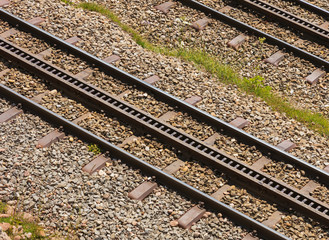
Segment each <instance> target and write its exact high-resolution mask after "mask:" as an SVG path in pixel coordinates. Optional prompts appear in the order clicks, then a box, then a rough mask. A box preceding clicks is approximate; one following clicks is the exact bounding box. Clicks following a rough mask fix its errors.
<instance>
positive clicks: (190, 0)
mask: <svg viewBox="0 0 329 240" xmlns="http://www.w3.org/2000/svg"><path fill="white" fill-rule="evenodd" d="M178 1H180V2H181V3H183V4H185V5H186V6H189V7H191V8H194V9H196V10H199V11H202V12H204V13H205V14H209V15H211V16H212V17H213V18H216V19H218V20H221V21H223V22H225V23H227V24H229V25H231V26H233V27H236V28H237V29H240V30H241V31H247V32H250V33H252V34H254V35H256V36H258V37H265V38H266V41H267V42H269V43H271V44H273V45H277V46H279V47H281V48H283V49H286V50H287V51H290V52H292V53H294V54H295V55H296V56H299V57H301V58H304V59H306V60H308V61H310V62H312V63H313V64H315V65H318V66H320V67H323V68H324V69H326V70H327V71H329V62H328V61H326V60H324V59H322V58H320V57H318V56H316V55H314V54H311V53H309V52H307V51H305V50H302V49H300V48H298V47H295V46H294V45H291V44H289V43H287V42H285V41H283V40H281V39H278V38H276V37H274V36H272V35H270V34H267V33H265V32H262V31H260V30H259V29H257V28H254V27H252V26H250V25H248V24H246V23H243V22H241V21H238V20H236V19H234V18H232V17H230V16H228V15H226V14H224V13H221V12H219V11H217V10H215V9H213V8H211V7H208V6H207V5H205V4H202V3H200V2H198V1H195V0H178Z"/></svg>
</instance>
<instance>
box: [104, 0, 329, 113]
mask: <svg viewBox="0 0 329 240" xmlns="http://www.w3.org/2000/svg"><path fill="white" fill-rule="evenodd" d="M182 3H183V4H184V5H186V6H188V7H184V6H182V4H180V1H178V2H177V4H176V5H171V7H170V8H167V9H166V11H168V14H166V15H165V14H163V12H162V11H159V10H157V9H155V8H154V6H161V4H160V3H159V2H157V1H154V2H152V4H149V5H147V4H146V5H147V6H145V4H142V3H141V4H140V6H139V7H141V8H142V10H141V11H140V12H143V13H139V12H138V11H134V10H133V9H131V10H129V11H128V12H127V11H126V10H124V11H121V10H120V9H119V7H116V6H113V8H114V9H115V11H117V12H118V13H119V14H120V15H121V14H122V17H124V14H125V12H127V14H129V12H134V14H135V15H137V17H135V18H137V19H138V21H135V22H133V21H129V20H128V19H125V21H127V22H129V24H130V25H131V26H133V27H134V28H137V29H139V31H140V32H142V33H143V35H144V36H146V37H147V38H148V39H150V41H152V42H155V43H159V42H161V41H165V42H166V44H167V45H168V46H170V47H176V48H180V47H191V48H202V49H204V50H206V51H207V52H209V53H212V54H213V55H214V56H219V61H220V62H223V63H230V64H233V66H235V67H236V69H237V71H239V72H240V74H241V75H242V76H245V77H250V76H255V75H260V76H264V78H265V81H264V82H265V84H266V85H268V86H271V87H272V88H273V89H274V90H275V91H277V92H278V94H279V95H283V96H284V97H286V96H288V97H289V99H291V100H292V101H293V102H294V103H296V104H297V105H298V106H299V107H300V108H305V107H306V108H309V109H311V110H313V111H315V112H320V113H322V114H323V115H325V116H327V115H328V99H327V97H326V93H325V91H326V89H327V81H328V80H327V79H328V76H327V74H326V71H325V69H326V68H325V66H326V65H327V63H326V62H328V59H327V56H328V54H327V48H326V47H325V46H320V45H317V44H316V43H314V41H309V40H308V39H307V37H303V36H301V35H298V34H295V33H294V32H293V30H291V31H290V30H289V31H288V30H287V29H285V28H284V27H282V26H281V27H280V26H278V25H277V24H276V25H275V24H274V26H272V24H269V23H268V22H267V21H266V22H265V21H264V19H259V17H257V16H249V15H250V14H249V13H246V12H248V11H244V10H243V9H240V8H238V9H235V8H232V7H231V5H226V4H225V3H227V2H223V1H211V2H210V1H204V4H202V1H201V3H200V2H197V1H182ZM108 4H112V3H111V1H108ZM136 5H138V4H136ZM191 6H192V8H195V9H196V10H197V11H193V13H189V9H191V8H189V7H191ZM234 6H236V5H234ZM150 12H152V13H150ZM201 12H203V13H205V14H201ZM248 14H249V15H248ZM305 14H307V13H305ZM205 15H210V16H213V18H215V19H218V20H220V21H216V20H212V21H211V22H210V23H209V21H208V22H207V23H208V26H207V25H205V26H204V27H203V30H201V31H199V32H195V31H194V30H193V28H192V27H190V25H193V23H197V22H198V21H199V20H200V21H201V19H203V18H204V17H205ZM239 16H240V17H241V18H240V22H239V21H237V20H236V19H234V18H237V19H239ZM208 17H209V16H208ZM324 21H325V20H324V19H323V18H321V19H319V20H318V21H317V24H319V25H320V24H322V23H324ZM221 22H224V23H225V24H223V23H221ZM140 23H142V24H140ZM147 23H148V24H147ZM204 23H205V22H204ZM162 24H163V25H165V26H170V28H169V27H168V28H166V27H164V28H162V27H161V25H162ZM247 24H250V26H249V25H247ZM201 25H202V24H201ZM267 29H269V30H271V31H270V32H268V31H267ZM164 33H165V34H164ZM270 34H271V35H270ZM164 35H169V36H170V39H173V40H172V41H167V40H166V39H165V38H164ZM281 35H282V36H281ZM262 38H263V40H265V39H266V40H265V43H263V42H262V40H261V39H262ZM301 38H302V39H303V40H302V39H301ZM163 39H164V40H163ZM182 42H183V44H184V45H181V44H180V43H182ZM227 43H230V44H231V45H232V44H233V43H234V44H236V47H237V48H239V49H238V51H237V52H236V53H233V52H232V49H231V48H230V47H227V46H226V44H227ZM267 43H269V44H267ZM200 46H201V47H200ZM274 46H275V47H274ZM320 59H321V60H320ZM262 60H266V62H267V63H264V62H263V61H262ZM305 60H306V61H305ZM318 60H320V61H318ZM270 63H273V64H275V65H276V66H272V65H271V64H270ZM252 73H253V74H252ZM278 78H280V80H278ZM316 83H319V84H316ZM310 85H311V86H312V89H310ZM301 86H302V87H301ZM314 98H316V99H317V103H316V104H315V102H314Z"/></svg>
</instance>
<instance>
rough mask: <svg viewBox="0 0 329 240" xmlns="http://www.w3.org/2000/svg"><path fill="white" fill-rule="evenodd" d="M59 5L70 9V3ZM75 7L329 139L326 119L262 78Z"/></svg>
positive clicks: (98, 8) (92, 7)
mask: <svg viewBox="0 0 329 240" xmlns="http://www.w3.org/2000/svg"><path fill="white" fill-rule="evenodd" d="M61 1H63V2H65V3H67V4H70V5H72V3H71V2H70V1H67V0H61ZM74 7H76V8H82V9H84V10H89V11H93V12H98V13H100V14H102V15H104V16H106V17H108V18H109V19H111V20H112V21H113V22H115V23H116V24H117V25H118V26H119V27H121V28H122V30H124V31H125V32H127V33H129V34H130V35H131V36H132V38H133V39H134V41H135V42H136V43H137V44H138V45H140V46H142V47H143V48H145V49H147V50H150V51H153V52H155V53H160V54H163V55H166V56H173V57H177V58H182V59H184V60H185V61H188V62H193V63H195V64H196V65H197V66H199V67H200V68H202V69H204V70H206V71H208V72H209V73H211V74H213V75H215V76H216V77H217V78H218V80H219V81H221V82H223V83H226V84H235V85H237V86H238V87H239V89H241V90H243V91H245V92H247V93H249V94H253V95H255V96H257V97H260V98H261V99H263V100H264V101H265V102H266V103H267V104H268V105H269V106H271V107H272V109H273V110H276V111H278V112H281V113H285V114H286V115H287V116H288V117H291V118H294V119H296V120H297V121H299V122H302V123H304V124H305V125H306V126H308V127H309V128H310V129H313V130H315V131H317V132H318V133H320V134H321V135H323V136H326V137H329V119H327V118H326V117H324V116H322V115H321V114H319V113H313V112H311V111H310V110H307V109H298V108H295V107H294V106H293V104H292V103H290V102H289V101H288V100H287V99H283V98H282V97H280V96H278V95H277V94H275V93H274V92H273V91H272V89H271V88H270V87H269V86H265V85H264V79H263V78H262V77H260V76H255V77H253V78H249V79H248V78H241V77H239V76H238V74H237V73H236V72H235V71H234V70H233V69H232V68H231V67H230V66H228V65H224V64H222V63H220V61H219V60H218V59H217V58H216V57H215V56H212V55H210V54H209V53H206V52H204V51H202V50H194V49H186V48H174V49H169V48H167V47H165V46H155V45H154V44H152V43H150V42H149V41H148V40H147V39H145V38H143V37H142V36H141V35H140V34H139V33H138V32H137V31H136V30H134V29H132V28H131V27H130V26H128V25H126V24H123V23H122V22H121V21H120V19H119V17H118V16H116V15H115V14H114V13H113V12H112V11H110V10H109V9H107V8H106V7H105V6H103V5H99V4H97V3H93V2H83V3H79V4H77V5H74ZM259 41H260V43H262V42H264V41H265V39H260V40H259Z"/></svg>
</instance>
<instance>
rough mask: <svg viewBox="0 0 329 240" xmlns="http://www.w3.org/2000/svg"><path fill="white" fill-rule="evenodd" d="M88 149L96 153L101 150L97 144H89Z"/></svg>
mask: <svg viewBox="0 0 329 240" xmlns="http://www.w3.org/2000/svg"><path fill="white" fill-rule="evenodd" d="M88 151H89V152H93V153H94V154H96V155H97V154H100V153H101V152H102V150H101V149H100V148H99V147H98V146H97V144H89V145H88Z"/></svg>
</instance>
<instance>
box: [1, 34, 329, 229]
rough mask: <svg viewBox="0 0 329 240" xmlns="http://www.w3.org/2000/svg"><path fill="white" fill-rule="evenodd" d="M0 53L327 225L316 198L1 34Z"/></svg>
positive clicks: (328, 212) (327, 213)
mask: <svg viewBox="0 0 329 240" xmlns="http://www.w3.org/2000/svg"><path fill="white" fill-rule="evenodd" d="M0 53H1V54H2V55H3V56H4V57H5V58H7V59H9V60H11V61H14V62H17V63H19V64H20V65H22V66H23V67H25V68H26V69H27V70H28V71H32V72H34V73H36V74H37V75H39V76H41V77H43V78H45V79H46V80H47V81H48V82H50V83H52V84H53V85H55V86H57V87H59V88H60V90H63V91H64V92H65V93H66V94H68V95H70V96H72V97H73V98H75V99H78V100H80V101H83V102H85V103H86V104H89V105H92V106H93V107H95V108H97V109H99V110H105V112H108V113H110V114H111V115H115V116H117V117H119V118H120V119H121V120H124V121H126V122H128V123H129V124H131V125H132V126H135V127H138V128H139V129H142V131H144V132H147V133H149V134H152V135H153V136H155V137H158V138H159V139H161V140H163V141H165V142H166V143H168V144H170V145H172V146H174V147H175V148H177V149H181V150H182V151H183V152H184V153H188V154H189V156H190V157H194V158H196V159H197V160H198V161H201V162H203V163H204V164H206V165H208V166H210V167H213V168H216V169H218V170H220V171H222V172H224V173H226V174H227V175H228V176H229V177H230V178H231V179H232V181H234V182H236V183H237V184H239V185H242V186H244V187H245V188H247V189H248V190H249V191H251V192H254V193H255V194H257V195H261V196H263V197H264V198H266V199H268V200H270V201H274V202H276V203H279V204H281V205H282V206H284V207H286V206H287V205H288V206H291V207H293V208H295V209H296V210H300V211H302V212H303V213H305V214H307V215H309V216H310V217H312V218H314V219H316V220H318V221H320V222H322V223H324V224H329V207H327V206H326V205H324V204H323V203H321V202H320V201H318V200H316V199H314V198H312V197H308V196H304V195H303V194H302V193H301V192H300V191H298V190H296V189H293V188H291V187H290V186H289V185H287V184H285V183H283V182H281V181H277V180H275V179H273V178H272V177H271V176H269V175H267V174H266V173H263V172H261V171H258V170H255V169H252V168H251V167H249V166H248V165H247V164H244V163H242V162H240V161H239V160H236V159H234V158H233V157H231V156H229V155H227V154H225V153H223V152H222V151H220V150H218V149H216V148H213V147H210V146H208V145H206V144H205V143H204V142H202V141H200V140H199V139H196V138H194V137H192V136H190V135H188V134H186V133H185V132H182V131H180V130H178V129H176V128H174V127H173V126H171V125H170V124H167V123H165V122H163V121H161V120H159V119H157V118H155V117H153V116H152V115H150V114H147V113H145V112H144V111H142V110H139V109H137V108H135V107H133V106H132V105H130V104H128V103H126V102H125V101H123V100H121V99H119V98H117V97H115V96H112V95H110V94H109V93H107V92H105V91H103V90H102V89H99V88H97V87H95V86H93V85H92V84H89V83H87V82H85V81H83V80H81V79H78V78H76V77H74V76H73V75H71V74H70V73H67V72H66V71H64V70H61V69H59V68H58V67H56V66H54V65H52V64H50V63H47V62H46V61H45V60H43V59H41V58H38V57H36V56H33V55H32V54H30V53H27V52H26V51H24V50H23V49H21V48H18V47H17V46H15V45H14V44H12V43H10V42H9V41H6V40H4V39H2V38H1V37H0Z"/></svg>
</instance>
